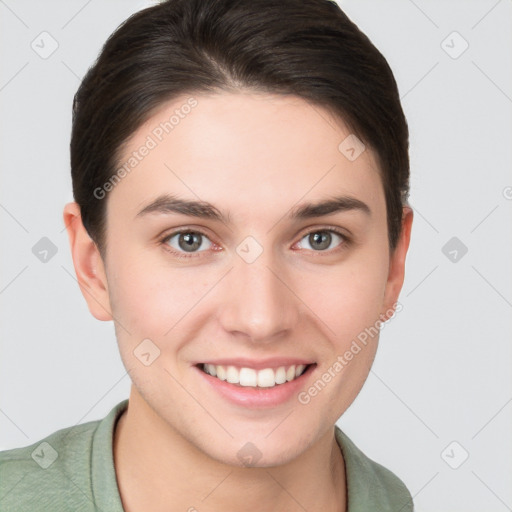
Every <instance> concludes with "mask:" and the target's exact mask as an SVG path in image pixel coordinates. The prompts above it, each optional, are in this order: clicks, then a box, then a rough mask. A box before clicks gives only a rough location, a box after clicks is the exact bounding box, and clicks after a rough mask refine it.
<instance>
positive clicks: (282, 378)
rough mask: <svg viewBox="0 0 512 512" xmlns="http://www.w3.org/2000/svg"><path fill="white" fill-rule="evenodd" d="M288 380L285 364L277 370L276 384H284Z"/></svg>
mask: <svg viewBox="0 0 512 512" xmlns="http://www.w3.org/2000/svg"><path fill="white" fill-rule="evenodd" d="M285 382H286V370H285V369H284V366H280V367H279V368H278V369H277V371H276V384H284V383H285Z"/></svg>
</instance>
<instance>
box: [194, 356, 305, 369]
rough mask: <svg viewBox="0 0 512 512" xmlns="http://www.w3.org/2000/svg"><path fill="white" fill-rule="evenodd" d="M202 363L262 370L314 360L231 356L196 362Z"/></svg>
mask: <svg viewBox="0 0 512 512" xmlns="http://www.w3.org/2000/svg"><path fill="white" fill-rule="evenodd" d="M200 364H213V365H215V366H217V365H222V366H236V367H237V368H254V369H255V370H262V369H264V368H279V367H280V366H285V367H288V366H293V365H295V366H297V365H299V364H303V365H305V366H307V365H308V364H313V361H310V360H308V359H301V358H297V357H272V358H269V359H260V360H255V359H249V358H245V357H237V358H229V359H209V360H205V361H201V362H199V363H196V365H200Z"/></svg>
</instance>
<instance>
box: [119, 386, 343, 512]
mask: <svg viewBox="0 0 512 512" xmlns="http://www.w3.org/2000/svg"><path fill="white" fill-rule="evenodd" d="M114 466H115V469H116V477H117V482H118V487H119V490H120V494H121V500H122V502H123V508H124V510H125V512H139V511H143V510H151V511H153V512H160V511H162V512H163V511H164V510H165V511H166V512H167V511H168V510H169V509H170V508H172V509H173V510H183V511H188V512H206V511H218V510H244V511H246V512H253V511H254V512H256V511H261V510H266V511H268V512H273V511H276V512H277V511H282V510H290V511H295V510H297V511H301V512H304V510H308V511H313V510H322V511H324V512H345V511H346V477H345V464H344V461H343V457H342V453H341V450H340V448H339V446H338V444H337V443H336V440H335V437H334V427H333V428H332V429H329V431H328V433H327V434H326V435H325V436H324V437H323V438H322V439H321V440H320V441H319V442H317V443H316V444H315V445H313V446H310V447H309V448H308V449H307V450H306V451H305V452H303V453H302V454H301V455H299V456H298V457H296V458H295V459H294V460H292V461H290V462H288V463H286V464H283V465H280V466H271V467H245V468H244V467H235V466H231V465H227V464H224V463H222V462H220V461H218V460H215V459H212V458H211V457H209V456H208V455H207V454H205V453H204V452H202V451H201V450H199V449H198V448H197V447H196V446H194V445H192V444H191V443H189V442H188V441H187V440H186V439H184V438H183V437H182V436H181V435H180V434H179V432H177V431H176V430H174V429H173V428H171V427H170V426H169V425H168V424H167V423H165V422H164V421H163V420H162V419H161V418H160V417H159V416H158V415H157V414H156V413H155V412H154V411H153V409H152V408H151V407H150V406H149V405H148V404H147V403H146V402H145V401H144V399H143V398H142V397H141V396H140V395H139V394H138V392H136V390H135V388H134V386H132V391H131V394H130V400H129V406H128V409H127V410H126V411H125V412H124V414H123V415H122V416H121V418H120V419H119V420H118V422H117V426H116V430H115V435H114Z"/></svg>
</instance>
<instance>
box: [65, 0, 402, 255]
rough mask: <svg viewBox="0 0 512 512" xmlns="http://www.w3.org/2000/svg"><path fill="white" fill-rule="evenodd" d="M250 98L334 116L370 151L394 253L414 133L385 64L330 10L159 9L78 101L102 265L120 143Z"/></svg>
mask: <svg viewBox="0 0 512 512" xmlns="http://www.w3.org/2000/svg"><path fill="white" fill-rule="evenodd" d="M241 88H244V89H245V88H247V89H250V90H254V91H259V92H268V93H273V94H276V93H278V94H293V95H296V96H298V97H301V98H303V99H305V100H307V101H308V102H311V103H313V104H317V105H319V106H321V107H324V108H326V109H328V110H329V111H330V112H332V113H334V114H335V115H337V116H339V118H341V119H342V120H343V122H344V123H345V124H346V125H347V126H348V127H350V129H351V131H352V132H353V133H354V134H356V135H357V136H358V137H359V138H360V139H361V140H362V141H363V142H364V143H365V144H367V145H369V146H370V147H371V148H373V149H374V150H375V153H376V155H377V157H378V161H379V168H380V174H381V179H382V184H383V188H384V195H385V200H386V211H387V225H388V240H389V247H390V250H393V249H394V248H395V247H396V245H397V242H398V239H399V236H400V233H401V226H402V208H403V206H404V205H405V204H407V199H408V195H409V154H408V148H409V132H408V127H407V121H406V119H405V116H404V113H403V111H402V107H401V104H400V97H399V94H398V88H397V85H396V82H395V79H394V77H393V73H392V71H391V69H390V67H389V65H388V63H387V61H386V59H385V58H384V57H383V56H382V54H381V53H380V52H379V51H378V50H377V49H376V48H375V46H374V45H373V44H372V43H371V42H370V40H369V39H368V37H367V36H366V35H364V34H363V33H362V32H361V31H360V30H359V29H358V27H357V26H356V25H355V24H354V23H353V22H351V21H350V20H349V18H348V17H347V16H346V15H345V14H344V13H343V11H342V10H341V9H340V8H339V6H338V5H337V4H336V3H335V2H334V1H330V0H279V2H276V1H275V0H166V1H163V2H161V3H160V4H158V5H155V6H153V7H149V8H146V9H143V10H142V11H139V12H137V13H135V14H133V15H132V16H130V17H129V18H128V19H127V20H126V21H125V22H123V23H122V24H121V25H120V26H119V27H118V28H117V29H116V30H115V32H114V33H113V34H112V35H111V36H110V37H109V38H108V40H107V41H106V43H105V45H104V46H103V48H102V50H101V52H100V54H99V56H98V59H97V60H96V62H95V63H94V65H93V66H92V67H91V68H90V69H89V70H88V72H87V74H86V75H85V77H84V79H83V81H82V83H81V85H80V87H79V89H78V91H77V93H76V95H75V97H74V102H73V127H72V134H71V144H70V149H71V174H72V181H73V195H74V199H75V201H76V202H77V203H78V204H79V206H80V209H81V215H82V221H83V224H84V226H85V228H86V230H87V232H88V233H89V235H90V236H91V238H92V239H93V240H94V242H95V243H96V245H97V246H98V249H99V250H100V252H101V253H102V255H104V254H105V251H106V235H105V213H106V201H103V200H102V199H101V198H98V197H97V194H95V193H94V191H95V190H97V189H98V187H102V186H103V185H104V184H105V183H106V182H107V181H108V180H109V179H110V178H111V177H112V176H113V175H114V174H115V172H116V169H117V166H118V165H119V163H120V162H119V158H120V154H121V150H122V148H123V144H125V143H126V142H127V140H128V139H129V137H130V136H131V135H132V134H133V133H134V132H135V131H136V130H137V129H138V128H139V127H140V125H141V124H143V123H144V122H145V121H146V120H147V119H148V118H149V117H151V115H152V114H153V113H154V112H155V111H156V110H157V109H158V108H159V107H160V106H161V105H162V104H163V103H165V102H168V101H169V100H172V99H173V98H174V97H177V96H181V95H183V94H193V93H201V92H207V93H211V92H218V91H233V90H236V89H241Z"/></svg>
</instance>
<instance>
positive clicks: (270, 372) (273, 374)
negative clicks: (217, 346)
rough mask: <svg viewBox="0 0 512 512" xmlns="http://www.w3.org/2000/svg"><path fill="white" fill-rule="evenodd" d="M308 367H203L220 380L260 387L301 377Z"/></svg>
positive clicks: (206, 365)
mask: <svg viewBox="0 0 512 512" xmlns="http://www.w3.org/2000/svg"><path fill="white" fill-rule="evenodd" d="M305 368H306V365H304V364H299V365H292V366H289V367H288V368H286V367H285V366H280V367H279V368H277V369H276V370H274V369H273V368H264V369H263V370H255V369H253V368H246V367H244V368H240V369H239V368H237V367H235V366H228V367H225V366H222V365H214V364H208V363H206V364H204V365H203V369H204V371H205V372H206V373H208V374H210V375H211V376H213V377H217V378H218V379H220V380H225V381H227V382H229V383H231V384H240V386H246V387H247V386H251V387H260V388H271V387H274V386H275V385H276V384H284V383H285V382H289V381H291V380H294V379H296V378H297V377H300V376H301V375H302V374H303V373H304V370H305Z"/></svg>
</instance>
